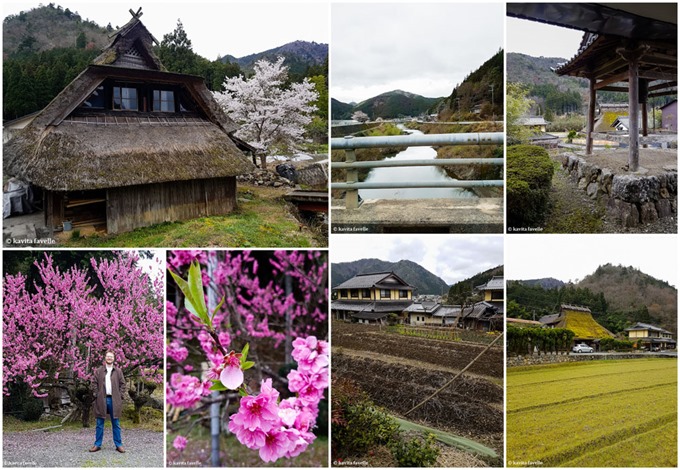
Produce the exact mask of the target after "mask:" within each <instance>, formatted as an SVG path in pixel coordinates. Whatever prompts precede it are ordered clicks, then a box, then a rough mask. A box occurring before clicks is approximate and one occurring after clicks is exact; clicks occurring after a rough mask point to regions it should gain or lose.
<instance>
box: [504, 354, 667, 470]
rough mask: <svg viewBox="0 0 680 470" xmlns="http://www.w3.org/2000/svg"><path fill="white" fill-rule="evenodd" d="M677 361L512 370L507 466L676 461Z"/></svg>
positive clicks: (509, 375) (629, 464)
mask: <svg viewBox="0 0 680 470" xmlns="http://www.w3.org/2000/svg"><path fill="white" fill-rule="evenodd" d="M677 411H678V410H677V360H676V359H670V358H669V359H628V360H618V361H609V360H606V361H605V360H602V361H592V362H572V363H567V364H559V365H547V366H532V367H521V368H509V369H508V373H507V460H508V466H509V467H534V466H543V467H677Z"/></svg>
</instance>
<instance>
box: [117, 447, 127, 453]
mask: <svg viewBox="0 0 680 470" xmlns="http://www.w3.org/2000/svg"><path fill="white" fill-rule="evenodd" d="M116 450H117V451H118V452H120V453H121V454H124V453H125V449H123V447H122V446H121V447H116Z"/></svg>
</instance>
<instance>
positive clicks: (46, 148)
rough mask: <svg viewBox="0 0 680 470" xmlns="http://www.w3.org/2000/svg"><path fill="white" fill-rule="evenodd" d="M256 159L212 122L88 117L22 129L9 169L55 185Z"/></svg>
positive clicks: (180, 177) (104, 182)
mask: <svg viewBox="0 0 680 470" xmlns="http://www.w3.org/2000/svg"><path fill="white" fill-rule="evenodd" d="M251 168H252V164H251V163H250V162H249V161H248V160H247V159H246V158H245V157H244V156H243V154H242V153H241V152H240V151H239V150H238V149H237V148H236V145H235V144H234V143H233V142H232V141H231V140H230V139H229V136H227V135H226V134H225V133H224V132H222V131H221V130H220V129H219V128H218V127H217V126H214V125H213V124H211V123H210V122H206V121H203V122H194V123H188V124H185V123H181V122H175V123H172V122H162V121H156V122H150V123H144V122H136V121H135V120H133V121H132V122H130V123H129V124H128V123H123V122H119V123H117V124H114V123H108V124H104V123H99V124H96V123H86V122H77V121H71V120H65V121H63V122H62V123H61V124H60V125H59V126H55V127H49V128H47V129H45V130H44V131H43V132H42V133H40V134H39V133H38V132H22V133H21V134H20V135H19V136H17V137H16V138H15V139H13V140H12V141H11V142H10V143H9V144H8V145H6V146H5V172H6V173H7V174H11V175H17V176H20V177H21V178H22V179H25V180H28V181H30V182H32V183H34V184H36V185H38V186H41V187H43V188H46V189H50V190H53V191H75V190H89V189H100V188H111V187H121V186H132V185H138V184H149V183H162V182H168V181H184V180H192V179H204V178H217V177H225V176H236V175H240V174H243V173H246V172H248V171H250V169H251Z"/></svg>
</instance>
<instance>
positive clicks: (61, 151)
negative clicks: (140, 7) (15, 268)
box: [3, 13, 254, 233]
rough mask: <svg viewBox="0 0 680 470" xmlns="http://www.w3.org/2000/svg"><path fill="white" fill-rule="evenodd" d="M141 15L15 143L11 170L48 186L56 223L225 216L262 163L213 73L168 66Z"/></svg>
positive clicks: (115, 224)
mask: <svg viewBox="0 0 680 470" xmlns="http://www.w3.org/2000/svg"><path fill="white" fill-rule="evenodd" d="M139 16H141V15H140V14H139V13H137V14H133V18H132V19H131V20H130V22H129V23H127V24H126V25H125V26H123V27H122V28H121V29H120V30H119V31H117V32H116V33H115V36H114V37H113V39H112V41H111V43H110V44H109V45H108V46H107V47H106V48H105V49H104V51H103V52H102V53H101V55H99V56H98V57H97V58H96V59H95V60H94V61H93V63H92V64H90V65H89V66H88V67H87V68H86V69H85V70H84V71H83V72H82V73H81V74H80V75H78V77H76V78H75V79H74V80H73V81H72V82H71V83H70V84H69V85H68V86H67V87H66V88H65V89H64V90H63V91H62V92H61V93H59V95H58V96H57V97H56V98H54V100H52V102H51V103H50V104H48V105H47V106H46V107H45V109H43V110H42V111H41V112H40V113H39V114H38V115H37V116H36V117H35V119H34V120H33V121H32V122H31V124H30V125H28V126H27V127H26V128H25V129H23V130H21V131H19V132H18V133H17V134H16V136H15V137H14V138H13V139H12V140H11V141H10V142H8V143H7V145H6V146H5V149H4V163H3V164H4V171H5V173H6V174H8V175H11V176H15V177H18V178H20V179H23V180H25V181H28V182H30V183H31V184H33V185H34V186H35V187H38V188H41V189H42V192H43V202H44V208H45V219H46V223H47V227H48V229H57V230H58V229H60V227H61V226H62V224H63V222H64V220H69V221H71V222H72V223H73V225H75V226H78V224H83V225H85V224H94V225H96V224H100V225H101V224H103V223H105V224H106V229H107V231H108V232H109V233H117V232H124V231H129V230H132V229H135V228H137V227H142V226H146V225H152V224H156V223H160V222H164V221H177V220H186V219H191V218H195V217H202V216H208V215H224V214H227V213H229V212H231V211H232V210H233V209H234V208H235V207H236V176H237V175H240V174H243V173H247V172H249V171H251V170H252V169H253V168H254V166H253V164H252V163H251V162H250V161H249V159H248V158H247V157H246V155H245V154H244V151H247V150H248V146H247V144H245V143H243V142H241V141H239V140H238V139H237V138H235V137H233V133H234V132H235V131H236V129H237V126H236V125H235V124H234V122H233V121H231V119H229V118H228V117H227V116H226V115H225V114H224V112H223V111H222V109H221V108H220V107H219V105H218V104H217V103H216V102H215V100H214V99H213V97H212V95H211V93H210V92H209V90H208V89H207V87H206V85H205V84H204V82H203V79H202V78H201V77H197V76H193V75H186V74H178V73H170V72H167V71H165V70H164V68H163V66H162V64H161V63H160V62H159V60H158V57H156V55H155V54H154V52H153V49H152V46H153V43H154V42H157V41H156V40H155V39H154V38H153V36H152V35H151V33H150V32H149V31H148V30H147V29H146V28H145V27H144V25H143V24H142V22H141V21H140V20H139Z"/></svg>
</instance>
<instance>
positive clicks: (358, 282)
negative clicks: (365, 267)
mask: <svg viewBox="0 0 680 470" xmlns="http://www.w3.org/2000/svg"><path fill="white" fill-rule="evenodd" d="M390 276H393V277H394V278H395V279H397V281H399V284H392V283H390V284H380V283H381V282H382V281H384V280H385V278H387V277H390ZM374 286H375V287H381V286H382V287H386V288H396V287H398V288H399V289H404V290H411V289H412V287H411V286H409V285H408V284H407V283H406V282H405V281H404V280H403V279H401V278H400V277H399V276H397V275H396V274H394V273H393V272H381V273H366V274H357V275H356V276H354V277H353V278H351V279H348V280H346V281H345V282H343V283H342V284H340V285H339V286H336V287H334V288H333V290H335V289H369V288H371V287H374Z"/></svg>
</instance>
